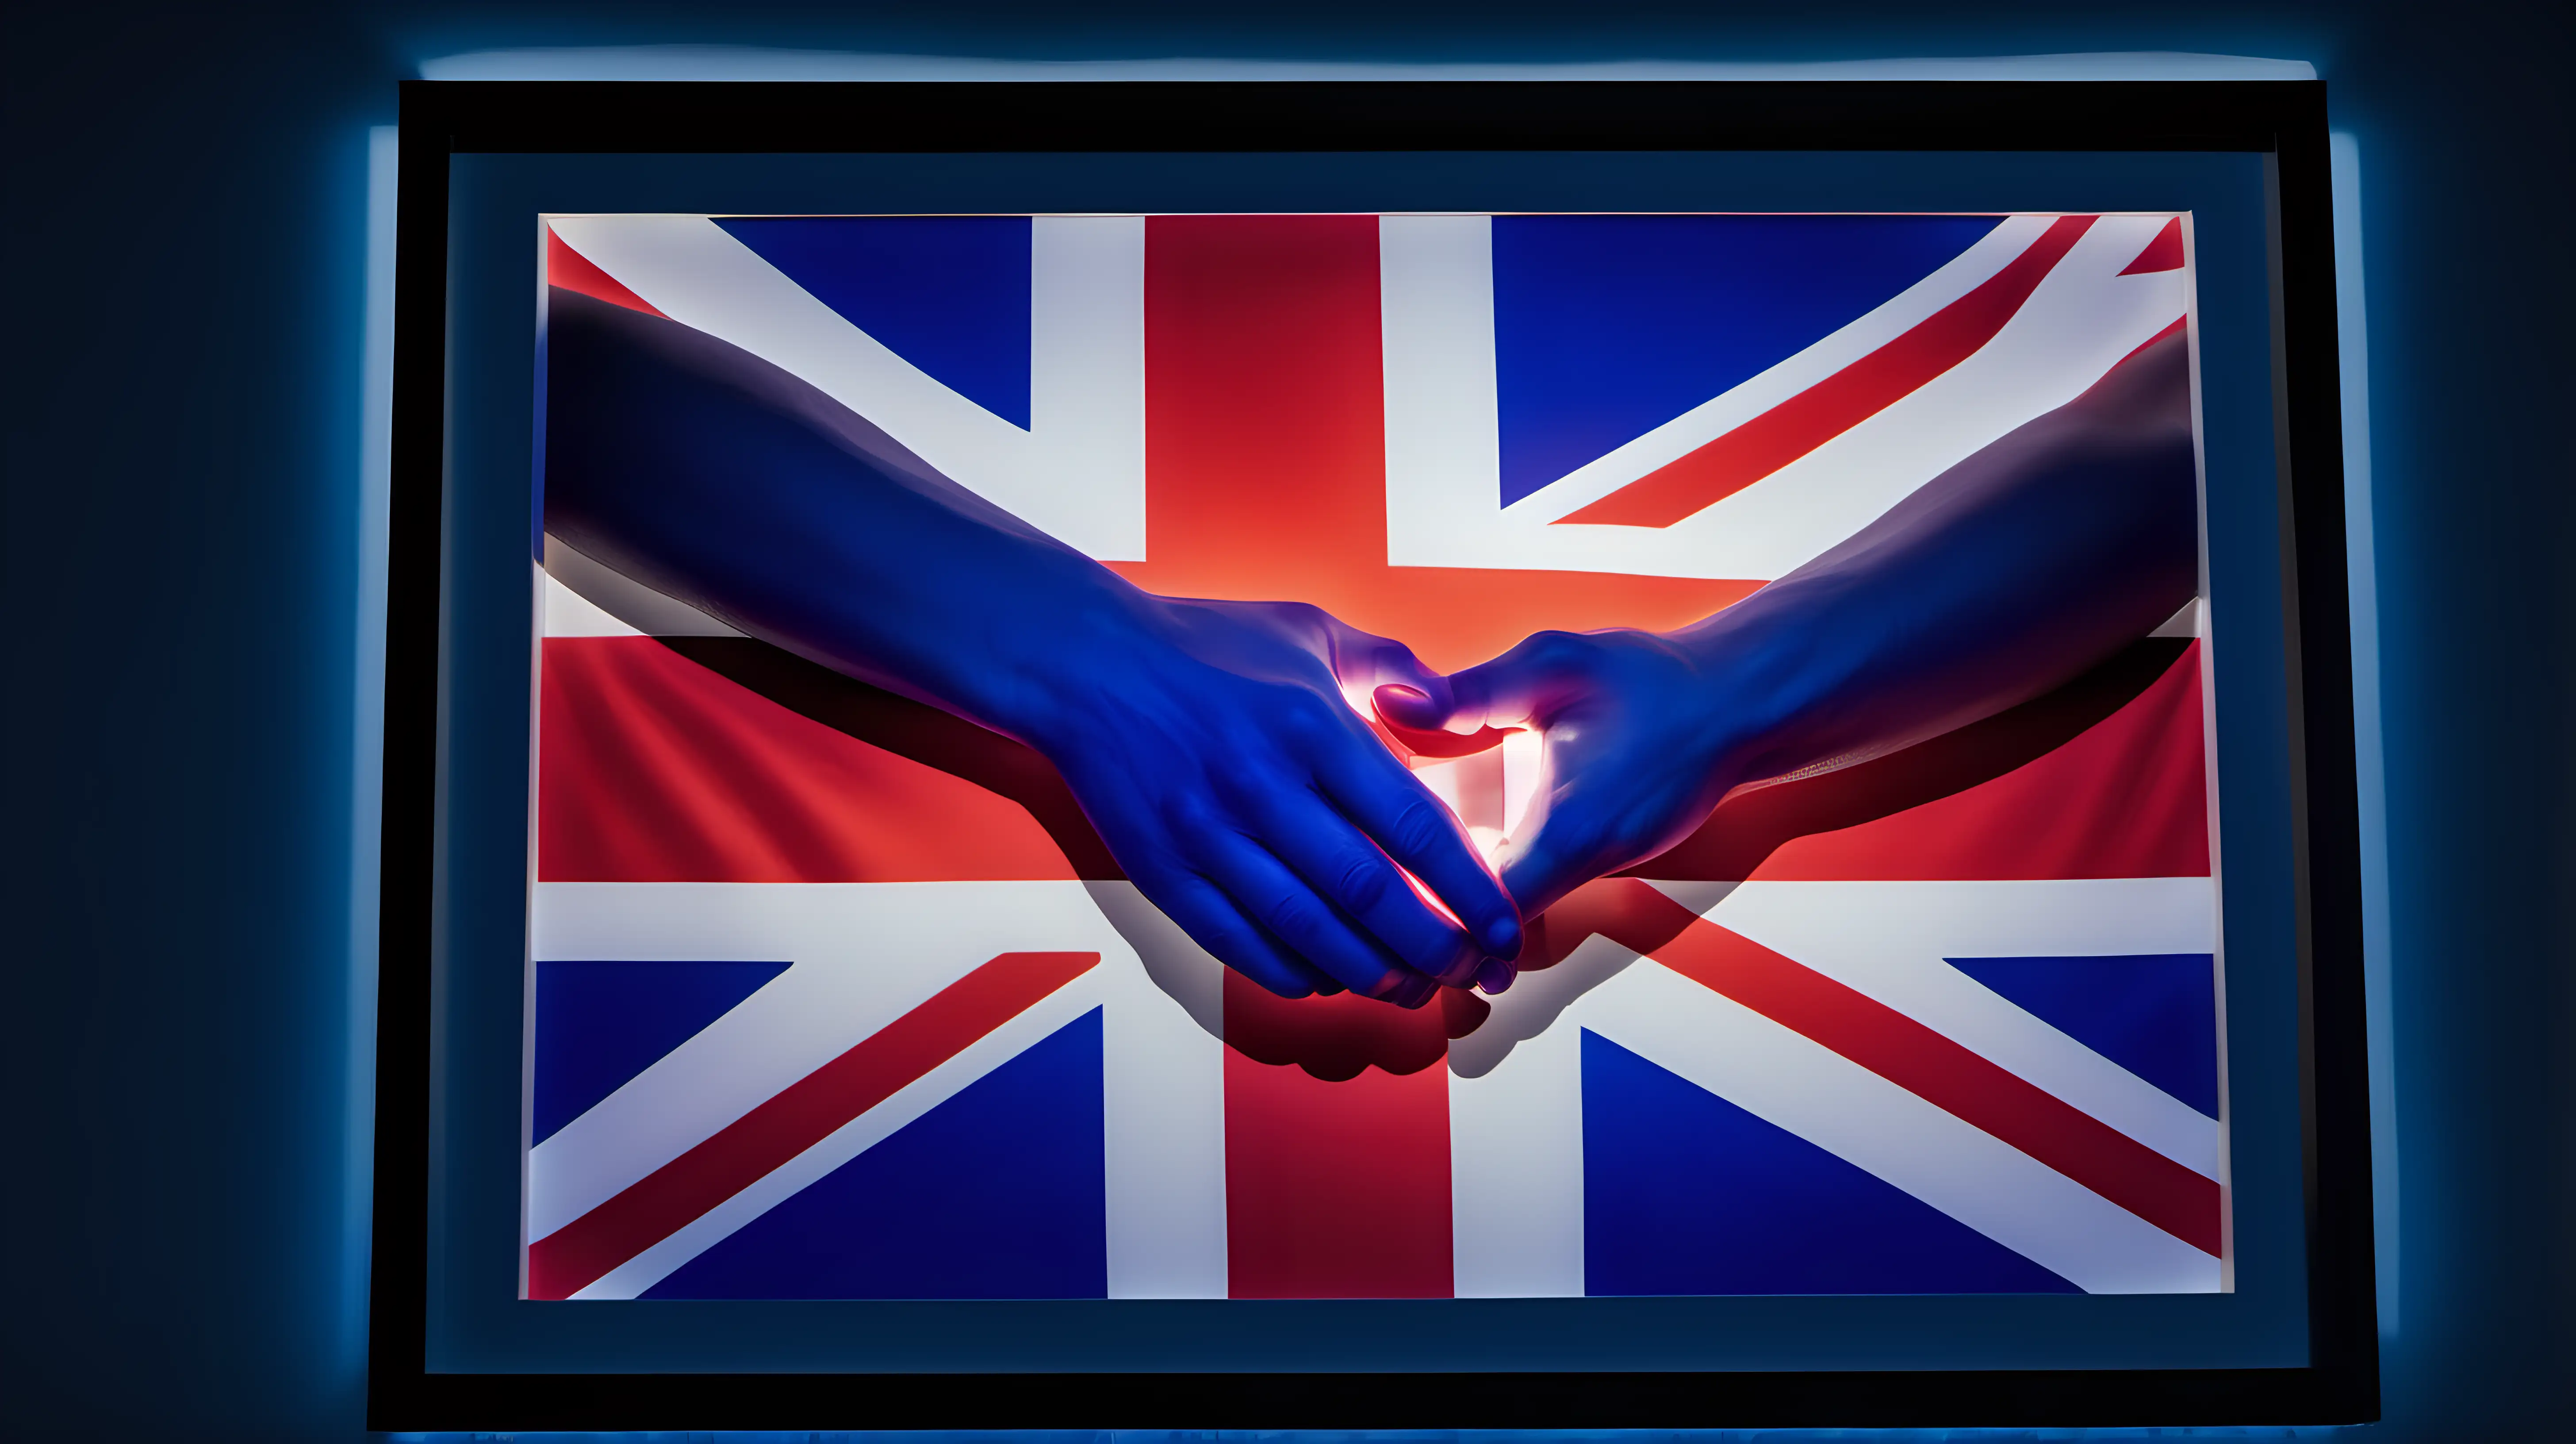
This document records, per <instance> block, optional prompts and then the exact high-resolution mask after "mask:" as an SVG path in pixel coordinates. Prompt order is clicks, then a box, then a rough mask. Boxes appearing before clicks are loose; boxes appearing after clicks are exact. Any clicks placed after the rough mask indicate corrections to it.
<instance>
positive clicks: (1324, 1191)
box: [1225, 974, 1456, 1299]
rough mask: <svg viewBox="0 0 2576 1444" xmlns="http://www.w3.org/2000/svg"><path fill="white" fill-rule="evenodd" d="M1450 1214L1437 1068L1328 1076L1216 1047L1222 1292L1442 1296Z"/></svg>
mask: <svg viewBox="0 0 2576 1444" xmlns="http://www.w3.org/2000/svg"><path fill="white" fill-rule="evenodd" d="M1252 986H1253V984H1250V983H1247V982H1245V981H1243V980H1242V979H1241V978H1240V977H1238V976H1235V975H1232V974H1229V975H1228V976H1227V978H1226V991H1227V992H1228V993H1233V992H1235V991H1237V990H1238V989H1241V988H1249V987H1252ZM1371 1006H1375V1007H1384V1006H1386V1005H1385V1004H1382V1003H1381V1004H1372V1005H1371ZM1230 1011H1231V1010H1229V1012H1230ZM1449 1219H1450V1209H1449V1069H1448V1067H1447V1066H1446V1064H1445V1063H1444V1062H1435V1063H1434V1064H1433V1065H1432V1066H1431V1067H1428V1068H1424V1069H1422V1070H1421V1071H1419V1072H1415V1073H1405V1074H1401V1075H1399V1074H1393V1073H1387V1072H1384V1071H1381V1070H1379V1069H1377V1068H1364V1069H1362V1070H1360V1072H1359V1074H1358V1076H1356V1077H1352V1078H1346V1079H1342V1080H1340V1081H1337V1082H1327V1081H1326V1080H1324V1079H1321V1078H1318V1077H1316V1076H1315V1075H1314V1074H1312V1073H1309V1072H1308V1071H1306V1070H1305V1069H1303V1068H1300V1067H1297V1066H1295V1065H1293V1064H1288V1065H1273V1064H1269V1063H1263V1062H1259V1061H1256V1060H1254V1059H1252V1058H1249V1057H1246V1056H1245V1055H1244V1054H1242V1053H1241V1052H1238V1051H1236V1050H1235V1049H1232V1048H1228V1049H1227V1050H1226V1052H1225V1253H1226V1292H1227V1294H1228V1295H1230V1296H1231V1297H1234V1298H1238V1299H1445V1298H1447V1297H1449V1296H1450V1294H1451V1293H1452V1292H1453V1291H1454V1289H1455V1287H1456V1285H1455V1281H1454V1277H1455V1276H1454V1272H1453V1269H1452V1263H1453V1258H1452V1253H1451V1245H1450V1238H1449Z"/></svg>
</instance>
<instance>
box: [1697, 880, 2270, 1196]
mask: <svg viewBox="0 0 2576 1444" xmlns="http://www.w3.org/2000/svg"><path fill="white" fill-rule="evenodd" d="M1662 886H1663V888H1664V890H1665V891H1666V892H1668V893H1670V894H1672V895H1673V896H1675V897H1676V898H1677V899H1680V900H1681V901H1682V902H1683V903H1684V905H1685V906H1691V905H1693V904H1694V903H1696V902H1697V898H1696V897H1695V896H1694V894H1704V893H1707V892H1713V891H1715V890H1716V889H1715V888H1712V887H1710V886H1709V885H1706V884H1686V883H1685V884H1663V885H1662ZM2216 907H2217V888H2216V885H2215V884H2214V883H2213V882H2212V881H2211V880H2210V879H2208V878H2199V877H2150V878H2116V879H2084V880H2071V881H2053V882H1748V883H1743V884H1740V885H1737V886H1734V887H1732V888H1731V889H1728V890H1726V891H1725V892H1724V894H1723V896H1722V898H1719V899H1716V900H1713V902H1712V904H1711V905H1708V906H1705V907H1703V908H1701V909H1700V910H1701V911H1703V914H1704V915H1705V916H1707V917H1708V918H1709V919H1711V920H1712V921H1715V922H1718V923H1722V924H1724V925H1725V926H1726V927H1729V928H1732V929H1734V930H1735V931H1736V932H1739V933H1742V934H1743V935H1744V936H1745V937H1748V938H1750V939H1752V940H1753V941H1755V942H1757V943H1760V944H1761V945H1762V946H1764V947H1766V948H1769V949H1771V950H1772V951H1774V952H1777V953H1781V954H1784V955H1786V956H1788V957H1791V958H1794V959H1796V960H1797V961H1798V962H1800V963H1802V964H1805V965H1806V966H1807V967H1810V968H1813V969H1815V970H1816V971H1817V972H1819V973H1822V974H1824V975H1825V976H1826V977H1829V978H1832V979H1833V980H1834V981H1835V982H1838V983H1841V984H1843V985H1844V986H1846V987H1848V988H1851V989H1853V990H1854V991H1856V992H1860V993H1864V994H1866V995H1868V996H1869V997H1872V998H1875V999H1877V1000H1878V1001H1879V1002H1882V1003H1885V1004H1887V1005H1888V1006H1889V1007H1891V1008H1894V1009H1896V1010H1897V1011H1898V1012H1900V1013H1903V1014H1905V1015H1906V1016H1907V1017H1910V1018H1912V1019H1914V1020H1915V1021H1916V1022H1918V1023H1921V1024H1923V1025H1924V1026H1926V1027H1929V1028H1931V1029H1933V1030H1934V1031H1935V1032H1938V1033H1940V1034H1942V1035H1943V1036H1945V1037H1947V1038H1949V1039H1951V1040H1952V1041H1954V1042H1957V1043H1960V1044H1963V1045H1965V1046H1966V1047H1968V1048H1969V1049H1971V1050H1973V1051H1974V1052H1976V1053H1978V1054H1979V1055H1981V1056H1983V1057H1985V1058H1986V1059H1988V1060H1989V1061H1992V1062H1994V1063H1996V1064H1999V1065H2000V1066H2002V1067H2003V1068H2004V1069H2006V1070H2007V1071H2009V1072H2011V1073H2014V1074H2016V1075H2018V1076H2019V1077H2021V1078H2023V1079H2025V1080H2027V1081H2029V1082H2031V1083H2034V1084H2037V1085H2038V1086H2039V1087H2041V1088H2043V1089H2046V1090H2047V1091H2048V1092H2050V1093H2052V1094H2054V1095H2056V1096H2057V1097H2058V1098H2061V1099H2063V1100H2065V1101H2066V1102H2068V1103H2070V1104H2073V1105H2074V1106H2075V1107H2077V1108H2080V1109H2082V1110H2083V1111H2084V1112H2086V1113H2089V1114H2091V1115H2092V1116H2093V1117H2095V1118H2098V1119H2100V1120H2101V1121H2102V1122H2104V1123H2107V1124H2109V1125H2111V1126H2112V1127H2113V1128H2116V1129H2118V1130H2120V1131H2121V1132H2122V1133H2125V1134H2127V1135H2128V1136H2129V1137H2131V1138H2134V1139H2136V1140H2137V1141H2138V1142H2140V1143H2143V1144H2145V1145H2147V1146H2148V1147H2149V1148H2152V1149H2154V1150H2156V1151H2157V1152H2158V1153H2161V1154H2163V1155H2164V1156H2166V1157H2167V1158H2170V1159H2172V1160H2174V1161H2175V1162H2176V1163H2180V1164H2182V1165H2184V1166H2185V1167H2188V1168H2190V1169H2192V1170H2193V1171H2194V1172H2196V1173H2199V1174H2201V1175H2203V1176H2205V1177H2208V1178H2212V1179H2220V1178H2223V1177H2224V1175H2223V1173H2222V1171H2221V1159H2220V1153H2221V1140H2222V1137H2223V1135H2222V1133H2221V1131H2220V1127H2219V1122H2218V1120H2217V1119H2215V1118H2212V1117H2210V1116H2209V1115H2207V1114H2205V1113H2202V1112H2201V1111H2200V1110H2198V1109H2196V1108H2193V1107H2192V1106H2191V1105H2190V1104H2187V1103H2185V1102H2183V1101H2182V1100H2181V1099H2178V1098H2176V1097H2174V1096H2173V1095H2172V1094H2170V1093H2167V1092H2165V1091H2164V1090H2163V1089H2161V1088H2158V1087H2156V1086H2155V1085H2154V1084H2152V1083H2149V1082H2148V1081H2146V1080H2145V1079H2143V1078H2141V1077H2139V1076H2138V1075H2137V1074H2135V1073H2132V1072H2130V1071H2129V1070H2128V1069H2126V1068H2123V1067H2121V1066H2120V1065H2119V1064H2117V1063H2114V1062H2112V1061H2111V1060H2110V1059H2108V1058H2105V1057H2103V1056H2102V1055H2101V1054H2099V1053H2096V1052H2094V1051H2093V1050H2092V1049H2091V1048H2088V1047H2086V1046H2085V1045H2084V1044H2082V1043H2080V1042H2078V1041H2076V1040H2075V1039H2074V1038H2071V1037H2069V1036H2067V1035H2066V1034H2065V1033H2062V1032H2060V1031H2058V1030H2057V1029H2056V1028H2055V1027H2053V1026H2051V1025H2050V1024H2049V1023H2047V1022H2045V1021H2043V1020H2041V1019H2040V1018H2038V1017H2036V1016H2034V1015H2033V1014H2031V1013H2029V1012H2026V1011H2024V1010H2023V1009H2022V1008H2020V1007H2018V1006H2017V1005H2015V1004H2013V1003H2011V1002H2009V1001H2007V1000H2006V999H2005V998H2003V997H2002V996H2000V995H1999V994H1997V993H1995V992H1993V991H1991V990H1990V989H1988V988H1987V987H1986V986H1985V985H1984V984H1982V983H1980V982H1978V981H1977V980H1976V979H1974V978H1971V977H1969V976H1968V975H1967V974H1966V973H1963V972H1961V971H1959V970H1958V969H1956V968H1954V967H1951V966H1950V965H1949V964H1948V963H1947V962H1944V961H1943V959H1945V958H1970V957H2087V956H2105V955H2118V954H2126V953H2213V954H2214V952H2215V950H2216V933H2217V926H2216ZM2210 1026H2211V1028H2212V1029H2213V1030H2214V1029H2215V1028H2216V1027H2217V1019H2216V1018H2215V1017H2212V1018H2211V1020H2210Z"/></svg>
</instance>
